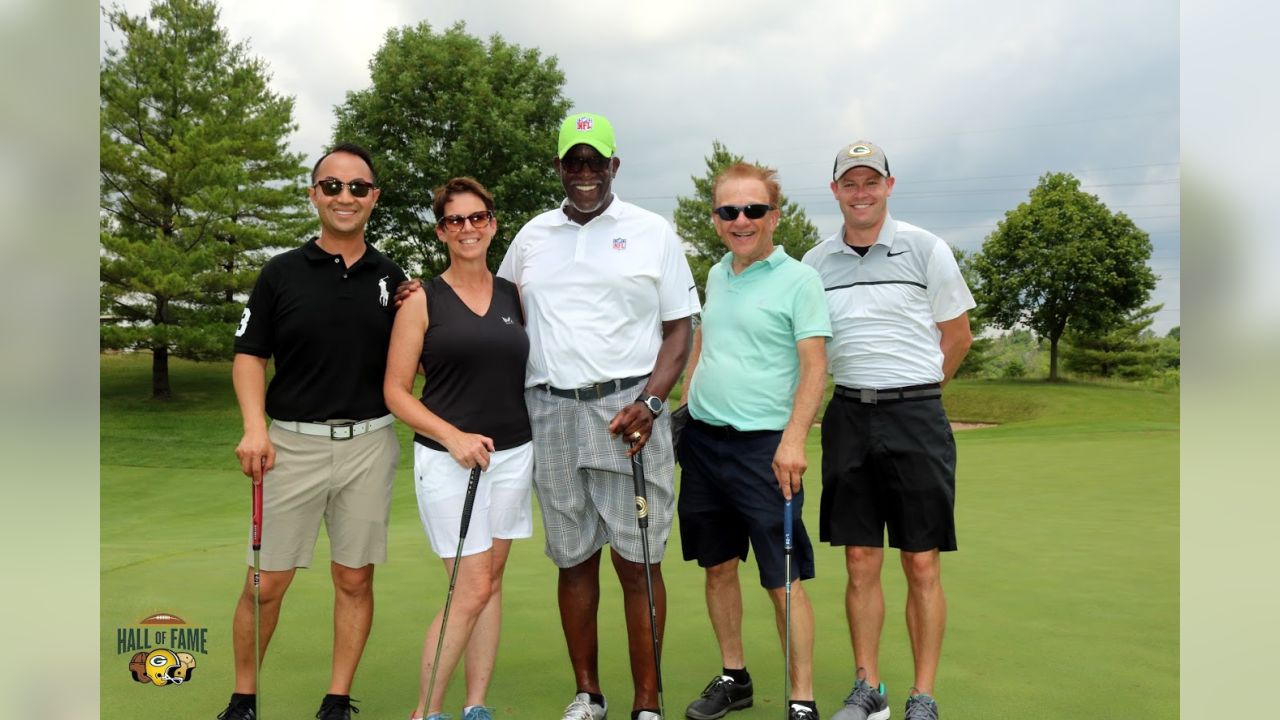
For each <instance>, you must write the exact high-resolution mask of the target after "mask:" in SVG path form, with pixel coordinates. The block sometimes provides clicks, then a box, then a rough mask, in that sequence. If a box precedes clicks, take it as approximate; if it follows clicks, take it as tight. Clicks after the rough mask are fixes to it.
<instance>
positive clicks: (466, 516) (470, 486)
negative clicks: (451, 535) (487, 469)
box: [458, 465, 480, 538]
mask: <svg viewBox="0 0 1280 720" xmlns="http://www.w3.org/2000/svg"><path fill="white" fill-rule="evenodd" d="M479 484H480V466H479V465H477V466H475V467H473V468H471V477H470V478H469V479H468V480H467V498H466V500H465V501H464V502H463V503H462V528H461V532H460V533H459V535H458V537H459V538H465V537H466V536H467V528H468V527H469V526H470V525H471V507H472V506H473V505H475V504H476V486H477V485H479Z"/></svg>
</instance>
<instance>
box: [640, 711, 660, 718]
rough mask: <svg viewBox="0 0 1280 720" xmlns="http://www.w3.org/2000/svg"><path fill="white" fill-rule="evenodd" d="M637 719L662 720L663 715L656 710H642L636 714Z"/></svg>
mask: <svg viewBox="0 0 1280 720" xmlns="http://www.w3.org/2000/svg"><path fill="white" fill-rule="evenodd" d="M636 720H662V716H661V715H659V714H658V713H656V712H651V711H649V710H641V711H640V714H639V715H637V716H636Z"/></svg>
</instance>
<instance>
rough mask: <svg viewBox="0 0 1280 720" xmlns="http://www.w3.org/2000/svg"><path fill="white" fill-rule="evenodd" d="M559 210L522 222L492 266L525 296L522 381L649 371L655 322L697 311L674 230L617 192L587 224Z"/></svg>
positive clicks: (578, 381) (657, 336)
mask: <svg viewBox="0 0 1280 720" xmlns="http://www.w3.org/2000/svg"><path fill="white" fill-rule="evenodd" d="M562 207H563V205H562V206H561V207H560V208H556V209H555V210H549V211H547V212H544V213H542V214H541V215H538V216H537V217H535V218H533V219H532V220H530V221H529V222H528V223H527V224H526V225H525V226H524V227H523V228H521V229H520V232H519V233H517V234H516V237H515V239H514V240H512V241H511V247H509V248H508V249H507V256H506V257H505V258H503V259H502V266H501V267H499V268H498V276H499V277H503V278H506V279H508V280H510V281H511V282H513V283H515V284H516V285H517V286H519V288H520V293H521V296H522V298H523V300H524V308H525V315H526V323H527V324H526V328H527V329H528V331H529V371H528V373H527V374H526V376H525V386H526V387H532V386H534V385H541V384H549V385H551V386H552V387H558V388H566V389H567V388H577V387H582V386H584V385H590V384H592V383H597V382H603V381H606V380H613V379H616V378H625V377H637V376H641V375H648V374H649V373H651V372H653V366H654V363H655V362H656V361H657V358H658V349H659V347H661V345H662V323H663V322H664V321H668V320H678V319H680V318H685V317H689V316H691V315H693V314H694V313H697V312H699V311H700V310H701V306H700V305H699V303H698V291H697V289H696V287H695V286H694V284H693V274H692V273H690V272H689V261H688V260H687V259H686V258H685V256H684V251H683V250H681V248H680V239H679V237H677V236H676V233H675V231H674V230H672V228H671V224H670V223H668V222H667V221H666V219H665V218H663V217H662V216H661V215H657V214H656V213H652V212H649V211H648V210H645V209H643V208H639V207H637V206H635V205H632V204H631V203H626V202H623V201H622V200H621V199H620V198H619V197H617V196H616V195H615V196H614V198H613V202H611V203H610V204H609V207H608V208H606V209H605V211H604V212H603V213H601V214H600V215H598V216H597V217H595V218H592V219H591V221H590V222H588V223H587V224H586V225H579V224H577V223H576V222H574V221H572V220H570V219H569V217H568V216H567V215H565V214H564V210H563V209H562Z"/></svg>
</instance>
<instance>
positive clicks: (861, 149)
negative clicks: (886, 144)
mask: <svg viewBox="0 0 1280 720" xmlns="http://www.w3.org/2000/svg"><path fill="white" fill-rule="evenodd" d="M858 166H866V167H869V168H871V169H872V170H875V171H876V172H878V173H880V174H881V175H884V176H885V177H889V160H888V158H886V157H885V156H884V150H881V149H880V146H879V145H876V144H873V143H870V142H867V141H866V140H857V141H854V142H851V143H849V144H848V145H845V146H844V147H842V148H840V152H838V153H836V164H835V168H834V169H833V170H832V172H831V179H832V180H839V179H840V176H841V175H844V174H845V173H846V172H848V171H849V169H850V168H855V167H858Z"/></svg>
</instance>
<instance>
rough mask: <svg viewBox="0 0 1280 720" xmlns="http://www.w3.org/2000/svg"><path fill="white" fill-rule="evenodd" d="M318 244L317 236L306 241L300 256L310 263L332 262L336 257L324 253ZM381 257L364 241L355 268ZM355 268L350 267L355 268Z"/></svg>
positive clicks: (374, 248)
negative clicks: (362, 251)
mask: <svg viewBox="0 0 1280 720" xmlns="http://www.w3.org/2000/svg"><path fill="white" fill-rule="evenodd" d="M319 243H320V236H319V235H317V236H315V237H313V238H311V239H310V240H308V241H307V243H306V244H305V245H303V246H302V255H303V256H304V257H306V258H307V259H308V260H310V261H312V262H326V261H328V262H332V260H333V258H334V257H336V256H335V255H330V254H329V253H327V252H325V251H324V248H322V247H320V244H319ZM381 256H382V254H381V253H379V252H378V249H377V248H376V247H374V246H373V245H370V244H369V241H368V240H365V241H364V254H363V255H361V256H360V259H359V260H357V261H356V264H355V266H359V265H364V264H366V263H372V262H375V261H377V259H378V258H379V257H381ZM355 266H352V267H355ZM348 269H350V268H348Z"/></svg>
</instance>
